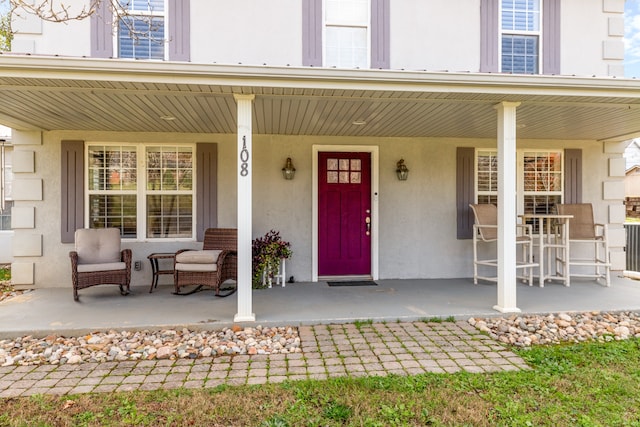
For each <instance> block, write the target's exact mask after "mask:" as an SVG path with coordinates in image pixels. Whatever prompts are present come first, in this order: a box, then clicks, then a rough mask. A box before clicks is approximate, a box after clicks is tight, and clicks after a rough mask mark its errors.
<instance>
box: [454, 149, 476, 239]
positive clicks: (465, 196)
mask: <svg viewBox="0 0 640 427" xmlns="http://www.w3.org/2000/svg"><path fill="white" fill-rule="evenodd" d="M474 159H475V149H474V148H472V147H458V150H457V153H456V217H457V229H458V239H471V238H472V237H473V214H472V212H471V208H470V207H469V204H471V203H475V188H474V167H475V165H474Z"/></svg>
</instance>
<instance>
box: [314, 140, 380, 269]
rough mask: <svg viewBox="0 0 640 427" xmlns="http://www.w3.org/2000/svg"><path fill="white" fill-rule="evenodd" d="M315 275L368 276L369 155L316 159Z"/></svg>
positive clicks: (369, 231)
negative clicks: (317, 174)
mask: <svg viewBox="0 0 640 427" xmlns="http://www.w3.org/2000/svg"><path fill="white" fill-rule="evenodd" d="M318 162H319V165H318V173H319V174H320V176H319V177H318V275H319V276H355V275H358V276H362V275H370V274H371V221H372V218H371V154H370V153H319V155H318Z"/></svg>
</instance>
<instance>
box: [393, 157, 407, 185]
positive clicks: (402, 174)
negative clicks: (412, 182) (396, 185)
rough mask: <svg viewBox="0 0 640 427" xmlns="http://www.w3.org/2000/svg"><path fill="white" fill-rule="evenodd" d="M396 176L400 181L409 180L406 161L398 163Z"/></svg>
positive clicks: (402, 160)
mask: <svg viewBox="0 0 640 427" xmlns="http://www.w3.org/2000/svg"><path fill="white" fill-rule="evenodd" d="M396 174H397V175H398V179H399V180H400V181H406V180H407V178H409V169H408V168H407V165H405V164H404V159H400V160H398V163H396Z"/></svg>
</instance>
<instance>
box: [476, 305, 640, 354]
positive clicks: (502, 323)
mask: <svg viewBox="0 0 640 427" xmlns="http://www.w3.org/2000/svg"><path fill="white" fill-rule="evenodd" d="M468 321H469V324H471V325H473V326H475V327H476V328H477V329H478V330H480V331H483V332H486V333H487V334H489V336H490V337H491V338H493V339H495V340H498V341H500V342H503V343H505V344H511V345H515V346H518V347H529V346H531V345H534V344H557V343H561V342H576V343H577V342H583V341H587V340H596V341H611V340H624V339H629V338H633V337H635V338H640V314H638V313H634V312H618V313H601V312H599V311H592V312H587V313H559V314H556V315H554V314H549V315H531V316H518V315H512V316H509V317H495V318H474V317H472V318H470V319H469V320H468Z"/></svg>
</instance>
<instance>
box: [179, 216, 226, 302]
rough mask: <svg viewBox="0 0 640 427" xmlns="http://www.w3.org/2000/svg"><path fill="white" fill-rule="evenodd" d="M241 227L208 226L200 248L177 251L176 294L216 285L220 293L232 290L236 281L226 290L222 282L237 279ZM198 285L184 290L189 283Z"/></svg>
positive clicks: (215, 288) (189, 292) (214, 287)
mask: <svg viewBox="0 0 640 427" xmlns="http://www.w3.org/2000/svg"><path fill="white" fill-rule="evenodd" d="M237 251H238V230H237V229H235V228H208V229H207V230H206V231H205V233H204V242H203V247H202V250H201V251H194V250H188V249H182V250H179V251H178V252H176V258H175V264H174V269H173V270H174V284H175V294H177V295H189V294H192V293H194V292H197V291H199V290H200V289H202V288H203V287H207V288H213V289H214V290H215V292H216V296H218V297H226V296H229V295H231V294H233V293H234V292H235V291H236V289H237V287H236V284H234V285H233V287H232V288H231V289H230V290H228V291H227V292H224V293H222V292H221V290H222V289H221V285H222V284H223V283H225V282H226V281H227V280H234V281H237V280H238V252H237ZM194 285H195V286H196V288H195V289H192V290H191V291H188V292H186V293H181V292H180V289H181V288H184V287H186V286H194Z"/></svg>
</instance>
